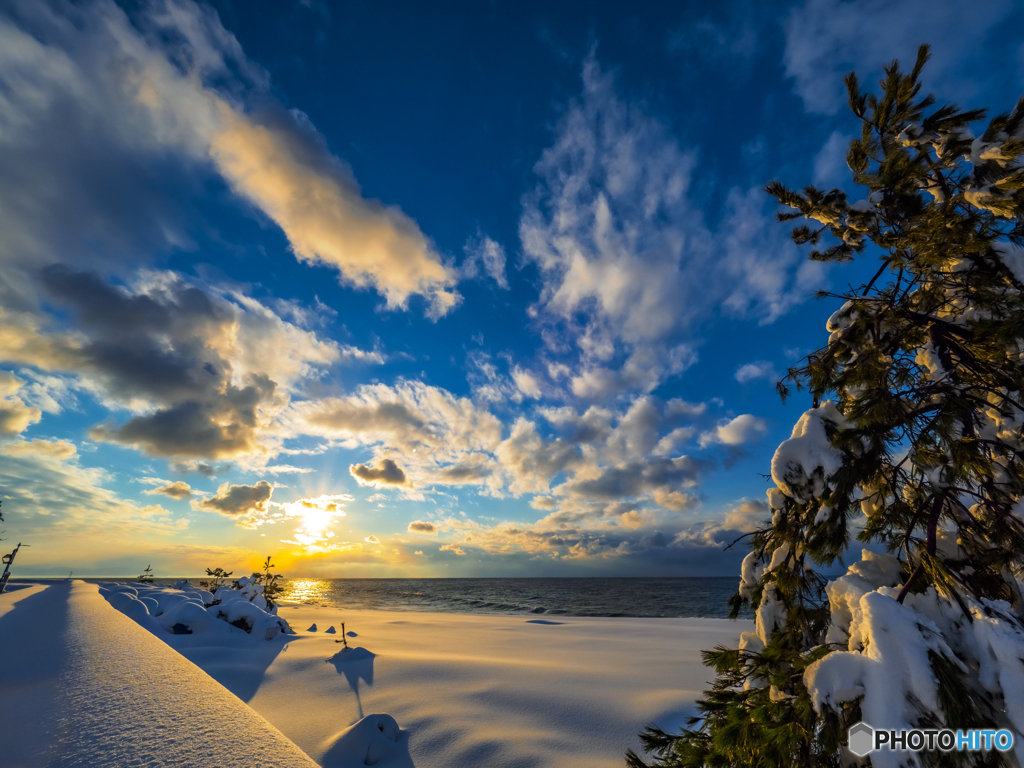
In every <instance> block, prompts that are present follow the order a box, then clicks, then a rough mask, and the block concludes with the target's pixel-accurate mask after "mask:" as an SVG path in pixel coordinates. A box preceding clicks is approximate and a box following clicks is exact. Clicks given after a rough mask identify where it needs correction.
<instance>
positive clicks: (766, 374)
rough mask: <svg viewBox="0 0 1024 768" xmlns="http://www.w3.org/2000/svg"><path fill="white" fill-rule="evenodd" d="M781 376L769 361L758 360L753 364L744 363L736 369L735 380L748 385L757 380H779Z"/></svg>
mask: <svg viewBox="0 0 1024 768" xmlns="http://www.w3.org/2000/svg"><path fill="white" fill-rule="evenodd" d="M778 377H779V374H778V373H776V371H775V366H774V365H773V364H772V363H771V362H769V361H768V360H756V361H754V362H752V363H744V364H743V365H741V366H740V367H739V368H737V369H736V374H735V379H736V381H738V382H739V383H740V384H746V383H747V382H749V381H754V380H755V379H772V380H774V379H777V378H778Z"/></svg>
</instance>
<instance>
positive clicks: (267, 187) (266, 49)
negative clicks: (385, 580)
mask: <svg viewBox="0 0 1024 768" xmlns="http://www.w3.org/2000/svg"><path fill="white" fill-rule="evenodd" d="M1022 17H1024V9H1022V7H1021V6H1019V4H1014V3H1012V2H1008V1H1007V2H999V1H992V2H979V3H974V4H972V5H971V7H970V12H969V13H968V12H966V11H965V10H964V6H963V5H962V4H956V3H952V2H927V3H925V2H918V1H917V0H908V1H907V2H899V3H895V2H880V1H878V0H869V1H867V2H857V3H849V2H838V1H837V0H808V2H806V3H793V4H775V3H752V2H751V3H747V2H732V3H725V4H720V5H719V6H717V7H716V8H715V9H714V10H709V9H708V8H707V7H705V6H702V5H700V4H689V5H686V6H684V5H682V4H678V3H646V4H644V5H642V6H641V7H640V8H639V9H636V10H627V9H626V8H625V6H623V5H622V4H621V3H596V2H590V3H572V4H570V3H565V4H556V5H555V6H551V4H547V3H523V2H516V3H505V2H491V3H479V4H475V5H471V4H465V3H452V4H440V5H438V4H434V5H430V6H427V5H424V4H422V3H358V2H352V3H325V2H316V1H315V0H307V1H305V2H270V1H269V0H265V1H262V2H256V1H253V2H245V3H241V2H228V1H227V0H219V1H218V2H213V3H209V4H202V3H200V4H197V3H193V2H184V1H182V2H154V3H130V4H124V5H118V4H115V3H113V2H81V3H66V2H61V1H60V0H55V1H53V2H47V3H39V2H34V1H30V0H9V2H6V3H3V4H2V6H0V179H2V182H0V494H2V497H3V499H4V505H3V511H4V514H5V516H6V518H7V523H6V534H4V535H5V536H6V537H7V539H8V543H9V544H13V543H16V542H17V541H24V542H26V543H30V544H31V545H32V548H31V549H28V550H24V552H23V554H21V555H20V556H19V560H18V565H19V569H18V570H19V573H21V574H25V575H47V574H53V575H58V574H62V573H66V572H67V571H68V570H72V569H73V570H74V571H75V573H77V574H80V575H126V574H133V573H136V572H139V571H140V570H141V569H142V568H144V567H145V566H146V565H148V564H152V565H153V567H154V569H155V571H156V572H157V573H158V574H159V575H193V574H197V573H201V572H202V571H203V570H204V569H205V568H206V567H215V566H222V567H226V568H229V569H232V568H234V569H239V570H245V569H247V568H252V567H254V566H255V565H256V564H257V561H258V560H261V559H262V557H263V556H265V555H266V554H268V553H270V554H273V555H274V556H275V560H276V561H277V562H278V563H279V565H281V566H283V568H284V570H285V572H286V573H288V574H290V575H303V576H315V575H321V576H478V575H479V576H500V575H537V576H543V575H579V576H586V575H728V574H733V573H735V571H736V567H737V563H738V560H739V558H741V557H742V554H743V552H742V550H741V548H739V547H738V548H735V549H733V550H730V551H728V552H724V551H723V549H724V546H725V545H726V544H728V543H729V542H731V541H732V540H733V539H735V538H736V537H737V536H739V535H741V534H742V533H743V532H745V531H748V530H750V529H751V527H752V526H753V525H755V524H756V523H757V521H758V520H761V519H762V518H763V517H765V504H764V502H763V498H764V494H765V490H766V488H767V480H766V479H765V477H764V475H765V474H767V472H768V470H769V465H770V461H771V456H772V453H773V451H774V448H775V446H776V445H778V443H779V442H780V441H782V440H784V439H786V438H787V437H788V436H789V433H790V430H791V428H792V424H793V423H794V422H795V421H796V419H797V418H798V417H799V415H800V413H802V411H803V410H804V409H805V408H807V407H808V406H809V403H807V402H805V398H803V397H802V396H801V395H800V394H799V393H797V394H795V395H794V396H793V397H792V398H791V400H790V401H789V402H788V403H787V404H786V405H783V404H782V403H781V402H780V401H779V398H778V396H777V395H776V393H775V390H774V384H775V382H776V380H777V379H778V378H779V376H780V375H782V374H783V373H784V372H785V370H786V368H787V367H789V366H790V365H794V364H796V363H797V362H798V361H799V359H800V358H801V356H802V355H805V354H807V352H809V351H811V350H812V349H815V348H817V347H818V346H820V345H821V344H822V343H823V342H824V341H825V331H824V322H825V319H826V318H827V317H828V316H829V315H830V314H831V313H832V312H833V311H834V310H835V308H836V305H837V302H836V301H834V300H829V299H826V300H822V301H815V300H814V299H813V295H814V292H815V291H817V290H819V289H826V290H832V291H840V292H841V291H842V290H843V288H844V286H845V285H847V284H848V283H853V282H856V281H857V280H858V278H859V277H860V276H861V275H862V274H863V273H864V271H866V270H873V264H872V263H871V262H872V258H871V257H870V256H868V257H865V258H864V260H863V261H864V263H856V264H853V265H849V266H845V267H842V268H825V267H823V266H822V265H819V264H813V263H811V262H808V261H807V260H806V258H805V255H804V254H802V253H801V252H800V251H799V250H798V249H797V248H795V246H793V245H792V244H791V243H790V242H789V239H788V230H787V227H786V226H785V225H782V224H778V223H776V222H775V221H774V219H773V214H774V211H775V210H776V206H774V205H773V204H772V203H771V201H770V200H768V199H767V196H766V195H765V194H764V193H763V191H762V188H763V185H764V184H765V183H766V182H768V181H769V180H771V179H780V180H782V181H783V182H785V183H787V184H790V185H793V186H803V185H804V184H808V183H814V184H817V185H820V186H825V187H832V186H840V187H843V188H844V189H847V190H848V192H849V193H850V194H851V195H853V196H855V195H857V190H855V189H852V188H851V187H850V186H849V182H848V180H847V175H848V170H847V169H846V166H845V160H844V157H845V148H846V144H847V143H848V141H849V139H850V138H852V136H853V135H854V133H855V132H857V131H859V126H858V125H857V124H856V123H855V122H854V119H853V117H852V116H851V115H850V114H849V113H848V111H847V110H846V109H845V104H844V98H843V85H842V77H843V76H844V75H845V73H846V72H848V71H850V70H851V69H856V70H857V71H858V73H859V74H860V75H861V80H862V82H864V83H872V82H874V81H875V80H877V77H878V74H879V72H880V65H881V64H882V63H884V62H886V61H889V60H891V59H893V58H901V59H903V60H905V61H909V60H911V59H912V57H913V55H914V52H915V51H916V48H917V46H918V45H919V44H921V43H925V42H928V43H931V44H932V45H933V48H934V58H933V61H932V62H931V64H930V65H929V67H928V69H927V71H926V77H925V80H926V84H927V85H928V87H930V88H931V89H933V90H934V91H935V92H936V93H937V95H938V96H939V98H940V101H941V100H954V101H957V102H958V103H960V104H961V105H962V106H965V107H970V108H973V107H979V106H981V107H990V108H991V109H992V110H993V111H994V112H995V111H1001V110H1006V109H1009V108H1010V107H1012V105H1013V103H1014V102H1015V101H1016V99H1017V98H1018V97H1019V95H1020V94H1021V92H1022V91H1024V87H1022V86H1024V45H1022V44H1021V43H1020V41H1019V36H1017V35H1016V34H1015V33H1014V31H1015V30H1018V29H1020V28H1021V24H1022V22H1024V18H1022Z"/></svg>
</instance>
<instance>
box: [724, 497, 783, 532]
mask: <svg viewBox="0 0 1024 768" xmlns="http://www.w3.org/2000/svg"><path fill="white" fill-rule="evenodd" d="M771 516H772V511H771V509H770V508H769V507H768V505H767V504H765V503H764V502H763V501H742V502H740V503H739V504H737V505H736V506H735V507H733V508H732V509H730V510H729V511H728V512H727V513H726V514H725V519H724V520H723V522H722V527H723V528H726V529H729V530H734V531H742V532H743V533H749V532H751V531H754V530H757V529H758V528H761V527H762V526H763V525H764V523H765V521H766V520H769V519H771Z"/></svg>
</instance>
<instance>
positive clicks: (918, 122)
mask: <svg viewBox="0 0 1024 768" xmlns="http://www.w3.org/2000/svg"><path fill="white" fill-rule="evenodd" d="M927 59H928V49H927V47H922V48H921V49H920V51H919V53H918V58H917V62H916V64H915V66H914V68H913V70H912V71H911V72H910V73H909V74H908V73H904V72H901V71H900V68H899V65H898V63H897V62H894V63H892V64H891V65H889V66H887V67H886V68H885V77H884V79H883V80H882V83H881V87H882V93H881V95H879V96H874V95H864V94H862V93H861V90H860V87H859V85H858V82H857V78H856V76H855V75H853V74H851V75H850V76H849V77H848V78H847V81H846V82H847V86H848V88H849V94H850V106H851V108H852V110H853V112H854V114H855V115H856V116H857V117H858V118H860V120H861V121H862V134H861V138H859V139H856V140H854V141H853V142H852V143H851V145H850V151H849V154H848V156H847V160H848V163H849V166H850V168H851V169H852V170H853V174H854V181H855V182H856V183H857V184H858V185H861V186H863V187H866V188H867V193H866V195H865V199H863V200H859V201H857V202H853V203H850V202H848V201H847V198H846V195H845V194H844V193H843V192H841V191H839V190H832V191H831V192H827V193H826V192H823V191H821V190H818V189H814V188H812V187H807V188H805V189H804V190H803V192H802V193H798V192H795V191H792V190H789V189H787V188H785V187H784V186H782V185H781V184H779V183H772V184H770V185H768V187H767V191H768V192H769V193H770V194H772V195H774V196H775V197H776V198H777V199H778V200H779V201H780V203H782V204H783V205H785V206H788V207H790V208H792V209H795V211H793V212H786V213H781V214H779V218H780V220H783V221H786V220H791V219H795V218H798V217H803V218H805V219H807V220H809V222H810V225H809V226H808V225H805V226H799V227H797V228H796V229H795V230H794V231H793V237H794V239H795V240H796V242H797V243H799V244H809V245H811V246H815V245H817V244H818V243H819V241H821V240H822V239H823V238H834V240H830V241H829V242H830V244H829V246H828V247H827V248H826V249H824V250H821V251H819V250H814V251H813V252H812V253H811V254H810V258H812V259H815V260H820V261H837V262H842V261H849V260H852V259H854V258H855V257H858V256H863V257H866V258H871V257H874V256H878V257H879V258H880V259H881V265H880V266H879V268H878V271H877V273H875V274H874V275H873V277H871V279H870V280H868V281H867V282H866V283H864V284H863V285H861V286H859V287H857V288H856V289H853V290H851V291H850V292H849V293H847V294H845V295H843V296H842V297H841V298H843V299H845V303H844V304H843V305H842V307H841V308H840V309H839V310H838V311H837V312H836V313H835V314H834V315H832V317H831V319H830V320H829V321H828V324H827V329H828V331H829V332H830V334H831V335H830V337H829V340H828V344H827V345H826V346H825V347H823V348H822V349H820V350H818V351H817V352H814V353H812V354H811V355H810V356H808V358H807V359H806V364H805V365H804V366H803V367H800V368H797V369H793V370H791V371H790V375H789V377H787V378H788V379H790V380H791V381H793V382H795V384H796V386H797V387H798V388H800V389H802V388H804V387H806V388H807V390H809V394H810V395H811V398H812V401H813V407H812V408H811V409H810V410H809V411H807V412H806V413H804V414H803V416H801V417H800V420H799V421H798V422H797V424H796V426H795V427H794V429H793V436H792V438H791V439H789V440H787V441H785V442H784V443H782V444H781V445H780V446H779V448H778V450H777V451H776V453H775V456H774V458H773V459H772V467H771V470H772V480H773V481H774V484H775V486H776V487H774V488H772V489H771V490H769V491H768V500H769V503H770V505H771V508H772V520H771V523H770V525H769V524H766V526H765V527H764V528H763V529H762V530H759V531H758V532H757V533H756V534H755V535H754V536H753V537H752V552H750V554H748V555H747V557H746V559H745V560H744V562H743V568H742V578H741V583H740V588H739V594H738V595H736V597H735V598H733V608H734V613H735V611H737V610H738V609H739V608H740V606H742V605H743V604H744V603H747V602H748V601H749V603H750V604H751V605H752V606H753V607H754V609H755V615H756V631H755V632H753V633H744V634H743V635H742V637H741V640H740V643H739V648H734V649H727V648H723V647H720V648H717V649H716V650H714V651H711V652H706V653H705V660H706V662H707V663H708V664H709V665H710V666H712V667H714V669H715V670H716V672H717V678H716V680H715V682H714V683H713V687H712V688H711V690H709V691H706V692H705V694H704V697H703V698H702V699H701V700H700V701H699V702H698V705H697V707H698V712H699V716H698V717H695V718H693V719H691V720H690V722H689V728H688V729H686V730H683V731H682V732H681V733H679V734H667V733H665V732H663V731H660V730H658V729H656V728H649V729H648V730H647V731H646V732H645V733H644V734H643V735H642V739H643V742H644V746H645V749H646V751H647V752H648V753H650V754H652V755H653V757H654V760H655V764H656V765H660V766H688V767H689V768H698V766H710V767H713V768H718V767H719V766H758V768H789V767H790V766H807V767H809V766H830V767H832V766H834V767H836V768H838V766H841V765H849V764H851V763H853V762H855V760H856V759H855V758H854V757H853V756H852V755H851V753H849V752H847V751H846V750H845V748H844V745H845V744H846V731H847V728H848V727H849V726H851V725H853V724H855V723H857V722H859V721H862V720H863V721H864V722H867V723H868V724H871V725H874V726H876V727H881V728H886V729H890V728H891V729H900V728H907V729H910V728H925V727H930V728H936V727H950V728H954V729H959V728H971V727H987V728H1006V729H1009V730H1010V731H1011V732H1012V733H1013V734H1014V737H1015V747H1014V749H1013V750H1012V751H1010V752H1006V753H1000V752H995V751H992V752H973V753H972V752H959V751H951V752H945V753H943V752H939V751H933V752H921V753H913V752H896V751H885V750H883V751H876V752H873V753H872V754H871V755H870V757H869V759H870V762H871V764H872V765H873V766H875V767H876V768H895V766H898V765H926V766H933V765H934V766H938V765H950V766H965V765H983V764H984V765H995V764H998V763H1000V762H1006V763H1008V764H1010V765H1017V766H1021V765H1024V661H1022V659H1024V624H1022V620H1021V617H1022V616H1024V600H1022V597H1021V587H1020V582H1021V576H1022V572H1024V522H1022V517H1024V501H1022V496H1024V453H1022V451H1024V430H1022V425H1024V406H1022V390H1024V285H1022V283H1024V248H1022V247H1021V245H1024V189H1022V188H1024V162H1022V160H1024V155H1022V150H1024V100H1022V101H1021V102H1020V103H1018V104H1017V107H1016V108H1015V109H1014V110H1013V112H1011V113H1010V114H1006V115H1000V116H999V117H996V118H995V119H994V120H992V121H991V122H990V123H989V124H988V127H987V128H986V129H985V130H984V133H982V135H981V136H980V137H977V138H975V137H974V135H972V133H971V130H970V126H971V125H972V124H974V123H976V122H978V121H979V120H980V119H981V118H982V117H983V112H982V111H980V110H979V111H973V112H963V111H960V110H959V109H958V108H957V107H955V106H949V105H947V106H942V107H939V108H934V107H933V105H934V104H935V100H934V99H933V98H932V97H930V96H928V97H921V96H920V90H921V86H920V83H919V77H920V73H921V69H922V67H923V66H924V64H925V62H926V61H927ZM780 392H781V394H782V395H783V396H784V397H785V395H786V394H788V392H787V389H786V387H785V386H784V385H781V384H780ZM854 536H855V537H856V539H857V540H859V541H861V542H863V543H865V544H869V545H871V546H870V549H864V550H863V554H862V555H861V557H860V559H859V561H858V562H855V563H854V564H853V565H851V566H850V567H849V568H848V570H847V571H846V574H845V575H843V576H842V577H840V578H838V579H835V580H833V581H831V582H826V580H825V579H824V578H823V577H822V576H821V575H820V574H819V571H818V570H816V569H828V570H832V571H833V572H834V568H835V565H836V564H838V562H837V561H838V559H839V558H840V556H841V555H843V554H844V553H847V552H856V549H854V548H852V547H850V544H851V540H852V538H853V537H854ZM627 761H628V763H629V765H631V766H634V767H635V768H639V766H643V765H645V763H644V762H643V761H642V760H641V759H640V758H639V757H637V756H636V755H635V754H633V753H630V754H629V755H628V756H627ZM865 762H866V760H862V761H861V763H862V764H863V763H865Z"/></svg>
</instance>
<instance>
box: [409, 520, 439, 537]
mask: <svg viewBox="0 0 1024 768" xmlns="http://www.w3.org/2000/svg"><path fill="white" fill-rule="evenodd" d="M409 533H425V534H429V535H431V536H433V535H434V534H436V533H437V528H435V527H434V524H433V523H427V522H424V521H423V520H413V521H412V522H411V523H409Z"/></svg>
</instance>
